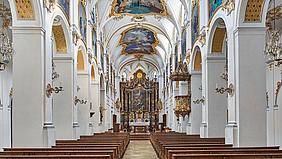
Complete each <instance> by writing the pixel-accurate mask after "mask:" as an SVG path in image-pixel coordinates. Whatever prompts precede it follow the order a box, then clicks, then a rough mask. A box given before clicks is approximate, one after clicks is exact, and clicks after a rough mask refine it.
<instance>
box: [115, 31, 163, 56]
mask: <svg viewBox="0 0 282 159" xmlns="http://www.w3.org/2000/svg"><path fill="white" fill-rule="evenodd" d="M120 43H121V44H122V45H123V53H124V54H134V53H144V54H151V53H155V48H154V47H156V45H157V44H158V40H157V38H156V37H155V33H154V32H153V31H150V30H149V29H146V28H131V29H129V30H127V31H125V32H123V33H122V38H121V41H120Z"/></svg>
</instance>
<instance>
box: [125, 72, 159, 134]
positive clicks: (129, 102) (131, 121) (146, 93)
mask: <svg viewBox="0 0 282 159" xmlns="http://www.w3.org/2000/svg"><path fill="white" fill-rule="evenodd" d="M120 88H121V89H120V97H121V127H122V129H123V130H127V131H128V132H148V131H154V130H156V129H158V124H159V110H160V108H159V107H158V102H159V100H158V99H159V89H158V88H159V83H158V82H157V81H156V80H154V79H153V80H149V79H148V78H146V74H145V73H144V72H143V71H142V70H138V71H137V72H135V73H134V76H133V78H132V79H130V80H128V81H124V80H123V81H122V82H121V83H120Z"/></svg>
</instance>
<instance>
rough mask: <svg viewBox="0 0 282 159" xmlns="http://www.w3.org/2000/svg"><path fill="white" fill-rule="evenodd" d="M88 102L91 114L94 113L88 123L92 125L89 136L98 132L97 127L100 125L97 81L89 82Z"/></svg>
mask: <svg viewBox="0 0 282 159" xmlns="http://www.w3.org/2000/svg"><path fill="white" fill-rule="evenodd" d="M90 94H91V96H90V102H91V103H92V108H91V110H90V111H91V112H92V113H94V115H93V116H92V117H91V118H90V122H91V123H92V125H93V131H92V132H91V134H93V133H95V132H98V131H99V129H98V126H99V123H100V117H99V116H100V105H99V100H100V99H99V96H100V95H99V82H98V81H91V85H90Z"/></svg>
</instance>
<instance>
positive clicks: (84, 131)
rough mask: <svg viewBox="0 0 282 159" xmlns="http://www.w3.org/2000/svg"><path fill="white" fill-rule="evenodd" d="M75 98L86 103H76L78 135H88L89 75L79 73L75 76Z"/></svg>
mask: <svg viewBox="0 0 282 159" xmlns="http://www.w3.org/2000/svg"><path fill="white" fill-rule="evenodd" d="M77 85H78V91H77V98H78V99H80V100H84V101H87V102H86V103H80V102H78V103H77V105H76V107H77V111H78V118H77V119H78V125H79V128H80V135H88V134H89V122H90V104H89V103H90V102H89V100H88V97H89V94H88V93H89V74H88V73H87V72H79V73H78V74H77Z"/></svg>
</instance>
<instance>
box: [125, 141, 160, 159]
mask: <svg viewBox="0 0 282 159" xmlns="http://www.w3.org/2000/svg"><path fill="white" fill-rule="evenodd" d="M123 159H158V157H157V154H156V153H155V150H154V149H153V146H152V145H151V143H150V141H149V140H139V141H138V140H137V141H134V140H133V141H130V143H129V145H128V147H127V150H126V151H125V154H124V156H123Z"/></svg>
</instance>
